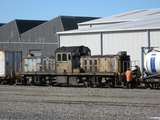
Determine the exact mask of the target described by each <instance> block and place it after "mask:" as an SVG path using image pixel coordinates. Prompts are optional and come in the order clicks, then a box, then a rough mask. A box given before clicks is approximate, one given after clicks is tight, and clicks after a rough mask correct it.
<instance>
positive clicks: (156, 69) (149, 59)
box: [143, 49, 160, 88]
mask: <svg viewBox="0 0 160 120" xmlns="http://www.w3.org/2000/svg"><path fill="white" fill-rule="evenodd" d="M143 75H144V76H143V80H144V81H145V83H146V86H147V87H150V88H160V51H158V50H154V49H152V50H149V52H148V53H146V54H145V56H144V72H143Z"/></svg>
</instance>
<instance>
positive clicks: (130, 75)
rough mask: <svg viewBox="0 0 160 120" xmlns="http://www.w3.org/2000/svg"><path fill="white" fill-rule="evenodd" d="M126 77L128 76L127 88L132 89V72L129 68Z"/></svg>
mask: <svg viewBox="0 0 160 120" xmlns="http://www.w3.org/2000/svg"><path fill="white" fill-rule="evenodd" d="M125 76H126V82H127V88H131V87H132V71H131V70H130V69H129V68H128V69H127V71H126V72H125Z"/></svg>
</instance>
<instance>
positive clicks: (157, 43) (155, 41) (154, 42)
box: [150, 30, 160, 48]
mask: <svg viewBox="0 0 160 120" xmlns="http://www.w3.org/2000/svg"><path fill="white" fill-rule="evenodd" d="M150 37H151V46H152V47H159V48H160V30H159V31H151V32H150Z"/></svg>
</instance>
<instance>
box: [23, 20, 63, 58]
mask: <svg viewBox="0 0 160 120" xmlns="http://www.w3.org/2000/svg"><path fill="white" fill-rule="evenodd" d="M57 31H63V26H62V23H61V21H60V18H59V17H57V18H55V19H53V20H51V21H49V22H46V23H43V24H41V25H39V26H37V27H35V28H33V29H31V30H29V31H27V32H25V33H23V34H21V41H22V42H23V44H25V45H26V46H27V48H28V50H27V51H30V50H39V51H40V52H41V54H42V55H43V56H53V55H54V51H55V49H56V48H58V41H57V35H56V32H57ZM30 45H31V46H30Z"/></svg>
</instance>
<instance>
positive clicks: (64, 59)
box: [62, 53, 67, 61]
mask: <svg viewBox="0 0 160 120" xmlns="http://www.w3.org/2000/svg"><path fill="white" fill-rule="evenodd" d="M62 61H67V55H66V54H65V53H63V54H62Z"/></svg>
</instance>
